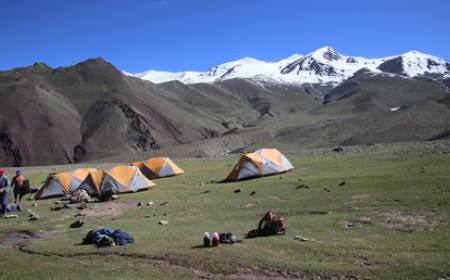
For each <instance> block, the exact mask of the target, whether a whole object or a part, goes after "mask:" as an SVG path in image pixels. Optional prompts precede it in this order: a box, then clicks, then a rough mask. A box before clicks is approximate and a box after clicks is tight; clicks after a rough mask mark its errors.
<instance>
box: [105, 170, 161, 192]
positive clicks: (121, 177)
mask: <svg viewBox="0 0 450 280" xmlns="http://www.w3.org/2000/svg"><path fill="white" fill-rule="evenodd" d="M154 185H155V184H154V183H153V182H152V181H150V180H148V179H147V178H145V176H144V175H143V174H142V173H141V171H140V170H139V169H138V168H137V167H135V166H116V167H113V168H112V169H111V170H109V171H108V172H107V173H106V175H105V177H104V178H103V181H102V184H101V186H100V195H101V196H103V195H104V194H111V196H112V195H114V194H118V193H127V192H137V191H143V190H148V189H150V188H152V187H153V186H154Z"/></svg>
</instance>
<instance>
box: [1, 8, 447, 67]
mask: <svg viewBox="0 0 450 280" xmlns="http://www.w3.org/2000/svg"><path fill="white" fill-rule="evenodd" d="M449 12H450V1H447V0H427V1H416V0H395V1H394V0H390V1H388V0H381V1H380V0H377V1H375V0H373V1H368V0H367V1H365V0H341V1H337V0H336V1H332V0H330V1H326V0H321V1H301V0H292V1H288V0H284V1H283V0H259V1H258V0H221V1H219V0H147V1H144V0H142V1H138V0H128V1H126V0H124V1H119V0H72V1H69V0H54V1H49V0H14V1H8V0H0V26H1V27H2V30H1V32H0V70H6V69H10V68H13V67H16V66H26V65H30V64H33V63H34V62H37V61H38V62H45V63H47V64H49V65H50V66H53V67H58V66H68V65H72V64H76V63H78V62H80V61H83V60H85V59H88V58H92V57H103V58H104V59H106V60H108V61H110V62H111V63H113V64H114V65H116V66H117V67H118V68H119V69H121V70H126V71H130V72H139V71H144V70H147V69H157V70H169V71H180V70H205V69H207V68H208V67H210V66H213V65H216V64H219V63H223V62H227V61H231V60H236V59H239V58H241V57H244V56H251V57H254V58H257V59H263V60H278V59H281V58H285V57H287V56H289V55H291V54H293V53H301V54H305V53H308V52H311V51H313V50H315V49H317V48H319V47H321V46H323V45H331V46H333V47H334V48H335V49H336V50H337V51H339V52H341V53H343V54H347V55H358V56H366V57H381V56H387V55H393V54H399V53H402V52H406V51H408V50H412V49H415V50H420V51H422V52H425V53H431V54H434V55H437V56H440V57H442V58H444V59H446V60H450V16H449V15H448V13H449Z"/></svg>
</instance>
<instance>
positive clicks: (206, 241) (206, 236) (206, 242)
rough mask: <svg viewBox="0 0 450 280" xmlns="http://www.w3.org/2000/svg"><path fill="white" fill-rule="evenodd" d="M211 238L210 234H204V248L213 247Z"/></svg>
mask: <svg viewBox="0 0 450 280" xmlns="http://www.w3.org/2000/svg"><path fill="white" fill-rule="evenodd" d="M211 241H212V240H211V236H210V235H209V232H207V231H206V232H205V233H204V234H203V246H204V247H211Z"/></svg>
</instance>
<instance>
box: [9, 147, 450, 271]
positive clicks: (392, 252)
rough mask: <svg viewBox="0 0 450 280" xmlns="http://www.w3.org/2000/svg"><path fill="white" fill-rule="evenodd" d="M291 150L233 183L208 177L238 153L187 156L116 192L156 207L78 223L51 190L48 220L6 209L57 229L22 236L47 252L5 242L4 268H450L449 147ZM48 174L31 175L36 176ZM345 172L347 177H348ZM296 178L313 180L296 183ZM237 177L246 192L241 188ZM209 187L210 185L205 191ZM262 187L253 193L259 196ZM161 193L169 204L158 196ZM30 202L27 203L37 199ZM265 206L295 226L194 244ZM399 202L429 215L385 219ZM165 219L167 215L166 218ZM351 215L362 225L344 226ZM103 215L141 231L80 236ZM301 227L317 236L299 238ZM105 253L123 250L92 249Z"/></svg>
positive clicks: (43, 205)
mask: <svg viewBox="0 0 450 280" xmlns="http://www.w3.org/2000/svg"><path fill="white" fill-rule="evenodd" d="M290 159H291V161H292V162H293V164H294V166H296V169H295V170H294V171H293V172H290V173H287V174H283V175H281V176H271V177H265V178H260V179H255V180H248V181H243V182H239V183H227V184H216V183H210V181H211V180H221V179H223V178H224V177H225V176H226V175H227V173H228V172H229V170H231V168H232V165H233V164H234V163H235V160H236V159H226V160H191V161H183V162H181V163H180V165H181V167H182V168H183V169H185V170H186V174H185V175H182V176H178V177H172V178H166V179H159V180H155V182H156V183H157V186H156V187H155V188H154V189H153V190H152V191H148V192H140V193H135V194H128V195H122V196H120V199H119V201H134V202H138V201H142V202H147V201H150V200H152V201H154V205H153V206H141V207H137V206H136V207H131V208H130V209H128V210H127V211H126V212H125V213H124V214H123V215H121V216H118V217H111V216H104V217H95V218H94V217H90V218H87V219H86V225H85V226H84V227H83V228H81V229H69V227H68V226H69V224H70V223H72V222H73V221H74V220H75V218H74V217H73V216H74V214H75V213H76V210H75V209H73V210H62V211H58V212H51V211H49V208H50V207H51V206H52V205H53V203H54V200H44V201H38V204H39V205H38V206H37V207H35V208H33V210H35V211H36V212H38V213H39V214H40V215H41V217H42V218H41V220H39V221H35V222H29V221H28V220H27V217H26V216H25V215H24V216H20V217H18V218H16V219H4V220H1V221H0V234H2V233H5V232H10V231H15V230H31V231H39V230H45V231H55V230H59V232H60V233H58V234H54V235H52V236H49V237H45V238H43V239H40V240H33V241H32V242H29V243H27V244H25V246H24V249H26V250H29V251H32V252H35V253H46V254H47V256H44V255H40V254H27V253H24V252H20V251H19V250H17V249H14V248H12V247H11V246H10V245H4V246H1V245H0V250H1V252H2V258H0V266H2V267H3V268H7V269H2V270H1V271H0V278H2V279H17V278H24V277H25V278H44V277H46V278H47V279H91V278H92V279H94V278H95V279H124V278H130V279H134V278H139V279H142V278H146V279H148V278H167V279H175V278H176V279H178V278H192V277H194V276H199V274H198V273H199V272H198V271H201V273H210V274H212V275H215V276H216V277H218V278H220V277H225V276H226V275H229V274H232V273H238V272H242V267H246V268H252V269H256V268H276V269H280V270H283V271H292V272H299V273H303V274H311V275H312V274H325V275H328V276H332V275H348V274H350V275H360V276H363V277H369V278H371V277H372V278H376V279H438V278H439V277H443V276H445V275H448V274H449V273H450V242H449V241H450V226H449V223H450V202H449V201H450V176H449V173H450V172H449V171H450V169H449V168H450V158H449V156H446V155H430V156H399V155H392V154H368V155H356V156H355V155H353V156H336V157H322V158H300V157H295V156H290ZM421 167H424V173H423V172H421ZM45 176H46V174H32V175H29V177H30V178H31V180H32V184H37V183H39V182H41V181H42V180H43V179H44V177H45ZM299 178H303V180H302V181H299V180H298V179H299ZM341 181H346V185H345V186H342V187H339V186H338V184H339V183H340V182H341ZM299 184H307V185H309V186H310V188H309V189H304V188H301V189H296V187H297V186H298V185H299ZM237 188H242V189H243V191H242V192H241V193H234V192H233V191H234V190H235V189H237ZM324 188H328V189H329V190H330V192H326V191H324ZM202 190H210V191H211V192H210V193H207V194H200V191H202ZM253 190H254V191H256V194H255V195H253V196H250V195H249V194H250V192H251V191H253ZM164 201H169V204H168V205H165V206H159V203H161V202H164ZM25 204H26V205H27V206H28V207H29V206H30V204H31V202H29V201H26V202H25ZM89 206H90V207H94V206H95V204H90V205H89ZM268 209H272V210H273V211H274V213H275V214H279V215H283V216H284V217H286V218H287V228H288V232H287V235H286V236H275V237H266V238H259V239H252V240H244V241H243V243H241V244H236V245H230V246H228V245H223V246H222V247H221V248H219V249H203V248H197V247H196V246H198V245H200V244H201V242H202V234H203V232H204V231H210V232H212V231H218V232H224V231H231V232H234V233H235V234H236V235H237V236H238V237H242V236H243V235H244V234H245V233H246V232H247V231H248V230H250V229H252V228H255V227H256V225H257V222H258V220H259V218H260V217H261V216H262V215H263V214H264V213H265V212H266V211H267V210H268ZM394 211H398V213H400V214H401V215H403V216H404V217H406V216H405V215H409V216H410V217H413V218H417V219H419V218H420V217H422V220H421V221H423V223H420V221H415V220H414V221H408V220H405V221H399V220H398V219H396V218H394V219H393V220H391V221H390V223H388V224H385V222H387V221H386V220H385V219H386V218H385V216H384V214H385V213H396V212H394ZM165 213H167V216H165V215H164V214H165ZM148 216H150V217H148ZM361 217H372V219H373V220H374V223H373V224H363V223H360V222H359V219H360V218H361ZM162 219H166V220H168V221H169V224H168V225H166V226H160V225H158V221H159V220H162ZM344 223H353V224H354V225H355V226H354V227H352V228H346V227H345V226H344ZM392 225H394V227H390V226H392ZM95 226H107V227H110V228H113V229H116V228H120V229H123V230H125V231H127V232H129V233H131V234H132V235H133V236H134V237H135V238H136V242H135V243H134V244H132V245H127V246H123V247H115V248H106V249H105V248H101V249H99V248H95V247H93V246H78V245H76V243H78V242H80V241H81V240H82V238H83V237H84V236H85V234H86V233H87V231H88V230H90V229H92V228H93V227H95ZM296 235H302V236H305V237H308V238H311V239H313V240H311V241H308V242H299V241H296V240H294V237H295V236H296ZM107 252H109V253H114V255H106V256H101V255H95V254H97V253H107ZM117 253H122V254H123V255H124V256H118V255H117ZM92 254H94V255H92ZM189 268H193V269H196V271H197V272H195V271H193V270H191V269H189ZM50 271H51V272H52V273H51V274H50V273H49V272H50ZM224 275H225V276H224Z"/></svg>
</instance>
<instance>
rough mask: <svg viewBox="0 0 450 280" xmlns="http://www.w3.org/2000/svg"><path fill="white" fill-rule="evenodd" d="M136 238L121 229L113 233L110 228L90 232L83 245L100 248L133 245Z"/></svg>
mask: <svg viewBox="0 0 450 280" xmlns="http://www.w3.org/2000/svg"><path fill="white" fill-rule="evenodd" d="M133 242H134V238H133V237H132V236H131V235H130V234H129V233H127V232H124V231H122V230H120V229H116V230H115V231H112V230H111V229H110V228H96V229H94V230H91V231H89V232H88V234H87V235H86V237H85V238H84V239H83V242H82V244H96V245H97V246H99V247H104V246H114V245H115V244H118V245H124V244H129V243H133Z"/></svg>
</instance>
